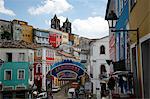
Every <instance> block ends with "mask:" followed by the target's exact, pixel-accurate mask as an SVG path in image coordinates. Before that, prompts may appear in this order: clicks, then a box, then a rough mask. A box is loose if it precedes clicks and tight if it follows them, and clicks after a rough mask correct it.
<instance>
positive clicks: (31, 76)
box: [30, 69, 33, 81]
mask: <svg viewBox="0 0 150 99" xmlns="http://www.w3.org/2000/svg"><path fill="white" fill-rule="evenodd" d="M32 78H33V75H32V69H30V81H32Z"/></svg>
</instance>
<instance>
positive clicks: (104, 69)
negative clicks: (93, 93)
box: [101, 65, 106, 74]
mask: <svg viewBox="0 0 150 99" xmlns="http://www.w3.org/2000/svg"><path fill="white" fill-rule="evenodd" d="M105 72H106V68H105V65H101V74H103V73H105Z"/></svg>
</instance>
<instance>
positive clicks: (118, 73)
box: [112, 71, 132, 75]
mask: <svg viewBox="0 0 150 99" xmlns="http://www.w3.org/2000/svg"><path fill="white" fill-rule="evenodd" d="M130 74H132V72H131V71H116V72H114V73H113V74H112V75H130Z"/></svg>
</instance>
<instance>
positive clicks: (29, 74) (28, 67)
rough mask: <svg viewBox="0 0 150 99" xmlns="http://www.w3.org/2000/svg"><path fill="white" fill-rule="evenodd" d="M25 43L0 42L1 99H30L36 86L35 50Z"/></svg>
mask: <svg viewBox="0 0 150 99" xmlns="http://www.w3.org/2000/svg"><path fill="white" fill-rule="evenodd" d="M32 46H33V45H32V44H28V43H26V42H24V41H1V42H0V60H1V64H0V84H1V88H0V99H18V98H21V99H28V98H29V96H31V93H30V94H29V92H30V91H31V89H32V86H33V85H34V81H33V80H34V79H33V78H34V77H33V76H34V72H33V71H34V70H33V63H34V49H33V47H32Z"/></svg>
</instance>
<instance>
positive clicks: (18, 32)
mask: <svg viewBox="0 0 150 99" xmlns="http://www.w3.org/2000/svg"><path fill="white" fill-rule="evenodd" d="M12 29H13V30H12V31H13V40H22V27H21V25H20V24H19V21H17V20H13V21H12Z"/></svg>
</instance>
